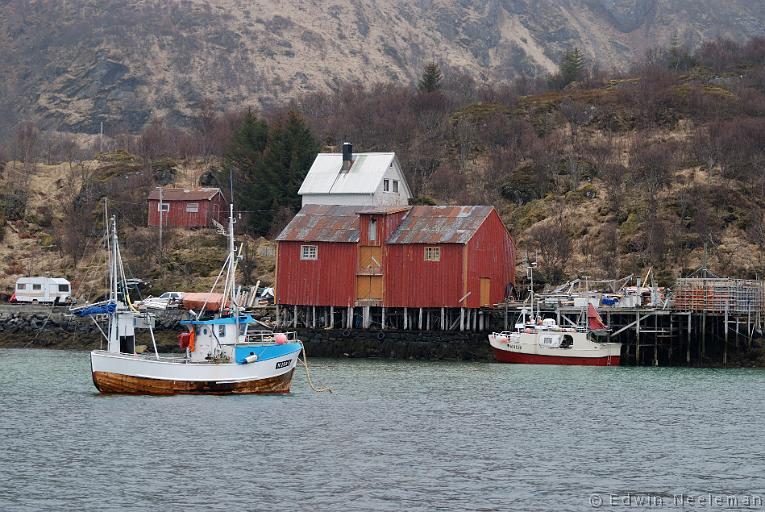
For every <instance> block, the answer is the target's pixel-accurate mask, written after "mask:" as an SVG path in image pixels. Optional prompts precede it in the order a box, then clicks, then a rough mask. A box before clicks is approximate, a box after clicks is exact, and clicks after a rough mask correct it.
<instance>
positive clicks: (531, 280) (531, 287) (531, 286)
mask: <svg viewBox="0 0 765 512" xmlns="http://www.w3.org/2000/svg"><path fill="white" fill-rule="evenodd" d="M536 266H537V262H536V261H535V262H534V263H529V266H528V267H526V268H527V269H528V271H529V292H531V295H530V297H531V321H532V322H534V321H535V318H534V267H536Z"/></svg>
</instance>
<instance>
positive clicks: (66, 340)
mask: <svg viewBox="0 0 765 512" xmlns="http://www.w3.org/2000/svg"><path fill="white" fill-rule="evenodd" d="M270 314H271V311H269V310H267V309H264V310H262V311H257V312H255V313H254V314H253V316H254V317H256V318H262V319H264V320H268V319H270ZM155 315H156V320H155V337H156V340H157V345H158V348H159V350H160V351H162V352H167V351H172V350H177V341H176V340H177V334H178V333H179V332H180V331H181V330H183V329H184V328H183V327H182V326H181V325H180V324H179V323H178V322H179V321H180V320H182V319H184V318H186V317H187V312H186V311H182V310H166V311H156V312H155ZM104 320H105V319H102V321H100V322H99V323H100V325H101V329H105V324H106V322H105V321H104ZM298 336H299V337H300V339H301V340H303V342H304V344H305V347H306V351H307V352H308V354H309V356H310V357H351V358H363V357H375V358H390V359H419V360H459V361H488V360H491V352H490V350H489V344H488V341H487V339H486V334H485V333H467V332H441V331H437V332H426V331H364V330H357V329H353V330H347V329H346V330H343V329H329V330H328V329H298ZM137 341H138V343H139V344H144V345H147V346H150V344H151V339H150V338H149V336H148V333H147V332H146V331H137ZM103 343H104V341H103V336H102V334H101V332H100V331H99V328H98V327H97V326H96V323H95V322H93V320H92V319H91V318H79V317H75V316H73V315H72V314H71V313H69V310H68V308H66V307H60V306H56V307H52V306H42V305H10V304H3V305H0V346H4V347H39V348H59V349H80V350H89V349H93V348H99V347H102V346H103Z"/></svg>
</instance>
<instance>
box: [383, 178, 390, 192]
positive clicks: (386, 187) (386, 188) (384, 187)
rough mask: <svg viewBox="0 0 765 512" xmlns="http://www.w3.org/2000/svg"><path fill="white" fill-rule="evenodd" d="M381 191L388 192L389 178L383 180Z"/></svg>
mask: <svg viewBox="0 0 765 512" xmlns="http://www.w3.org/2000/svg"><path fill="white" fill-rule="evenodd" d="M383 192H390V180H389V179H388V178H385V179H384V180H383Z"/></svg>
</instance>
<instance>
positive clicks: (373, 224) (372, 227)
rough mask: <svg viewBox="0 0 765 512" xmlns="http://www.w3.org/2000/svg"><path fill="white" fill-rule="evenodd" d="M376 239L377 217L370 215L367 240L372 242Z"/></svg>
mask: <svg viewBox="0 0 765 512" xmlns="http://www.w3.org/2000/svg"><path fill="white" fill-rule="evenodd" d="M375 240H377V219H375V218H374V217H372V218H371V219H369V241H370V242H374V241H375Z"/></svg>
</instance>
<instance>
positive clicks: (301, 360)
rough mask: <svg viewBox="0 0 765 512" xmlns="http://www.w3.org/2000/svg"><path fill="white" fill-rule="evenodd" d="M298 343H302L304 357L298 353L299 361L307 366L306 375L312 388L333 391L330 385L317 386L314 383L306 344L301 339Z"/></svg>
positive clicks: (321, 391) (319, 391) (320, 391)
mask: <svg viewBox="0 0 765 512" xmlns="http://www.w3.org/2000/svg"><path fill="white" fill-rule="evenodd" d="M298 343H300V348H301V349H302V351H303V359H300V356H299V355H298V361H300V362H301V363H303V367H304V368H305V376H306V378H307V380H308V385H309V386H311V389H313V390H314V391H315V392H317V393H324V392H326V391H329V392H330V393H332V389H330V388H329V387H326V386H325V387H320V388H317V387H316V386H315V385H314V384H313V379H312V378H311V370H310V369H309V368H308V355H307V354H306V352H305V345H303V342H302V341H301V340H298Z"/></svg>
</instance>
